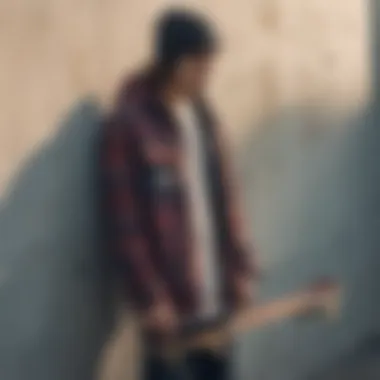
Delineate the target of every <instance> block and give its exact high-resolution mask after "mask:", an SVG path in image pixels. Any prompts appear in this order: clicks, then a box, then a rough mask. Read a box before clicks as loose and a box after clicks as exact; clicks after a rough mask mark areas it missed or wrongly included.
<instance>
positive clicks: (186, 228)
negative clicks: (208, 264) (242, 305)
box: [101, 79, 254, 315]
mask: <svg viewBox="0 0 380 380" xmlns="http://www.w3.org/2000/svg"><path fill="white" fill-rule="evenodd" d="M198 111H199V112H198V115H199V117H200V119H201V120H202V125H203V126H204V128H205V130H206V131H207V132H208V133H207V136H208V138H209V142H210V144H208V146H209V147H210V148H209V152H208V153H209V158H210V160H209V161H210V162H211V169H210V172H209V173H210V178H211V190H212V194H213V197H212V199H213V200H214V204H213V206H214V214H215V215H214V220H215V223H216V230H217V233H218V234H217V237H218V246H219V250H218V253H219V262H220V266H221V268H222V283H223V284H224V293H223V297H224V300H225V305H226V306H227V305H229V306H232V305H233V303H234V298H235V296H236V290H237V289H236V285H235V284H236V281H235V280H236V279H237V278H238V277H241V276H251V275H252V274H253V273H254V268H253V265H252V261H251V256H252V253H251V252H250V253H248V251H247V246H246V242H245V241H244V239H243V238H242V237H241V235H242V234H241V229H242V226H241V219H240V216H239V212H238V208H237V206H236V205H235V196H234V194H233V185H232V182H231V179H230V177H229V174H228V172H229V171H228V169H227V165H226V162H225V160H224V153H225V151H224V149H223V148H222V146H221V145H222V144H221V139H220V135H219V133H216V125H215V124H216V123H215V122H214V120H213V118H212V117H211V115H210V113H209V111H208V109H207V107H206V106H205V105H204V104H203V103H202V102H201V103H199V106H198ZM178 132H179V131H178V129H177V128H176V125H175V123H174V122H173V120H172V119H171V117H170V115H169V113H168V112H167V110H166V109H165V108H164V107H163V106H162V104H161V103H160V102H159V101H158V99H157V98H156V97H155V96H154V91H152V90H151V89H150V87H149V84H147V83H146V82H145V81H144V80H142V79H138V80H135V81H132V82H131V83H130V84H129V85H127V86H125V87H124V90H123V91H122V92H121V96H120V98H119V101H118V102H117V105H116V107H115V109H114V112H113V113H112V114H111V116H110V117H109V119H108V120H107V123H106V124H105V126H104V130H103V144H102V160H101V161H102V173H103V179H104V182H103V184H104V190H105V191H104V194H105V198H104V201H105V203H104V204H105V207H106V212H107V214H106V215H107V219H108V222H109V226H110V228H109V234H108V241H109V247H110V250H111V251H112V252H113V253H114V254H115V255H116V257H117V258H118V260H119V263H120V268H121V269H122V271H123V273H124V276H125V280H126V284H127V287H128V289H129V290H130V295H131V296H132V300H133V302H134V304H135V306H136V307H137V308H138V309H140V310H146V309H147V308H149V307H150V306H152V305H154V304H157V303H159V302H161V301H163V300H165V301H169V302H172V304H173V306H174V307H175V309H176V310H178V312H179V313H181V314H183V315H192V314H193V313H194V312H195V311H196V310H197V307H198V300H199V289H198V284H199V281H198V279H197V276H198V275H199V273H198V271H197V269H196V268H197V265H198V263H197V262H196V257H197V255H194V252H193V250H192V242H191V239H190V235H191V234H190V229H191V226H190V224H189V222H188V220H189V218H188V208H189V207H190V206H191V205H189V204H188V203H187V199H186V196H185V192H186V191H185V186H186V184H185V182H184V178H183V173H182V166H181V163H182V161H181V160H182V150H181V144H180V139H179V136H178Z"/></svg>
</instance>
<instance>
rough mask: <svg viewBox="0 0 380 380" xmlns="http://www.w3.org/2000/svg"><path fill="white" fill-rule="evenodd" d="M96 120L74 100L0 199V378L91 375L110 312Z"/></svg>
mask: <svg viewBox="0 0 380 380" xmlns="http://www.w3.org/2000/svg"><path fill="white" fill-rule="evenodd" d="M100 120H101V114H100V109H99V107H98V106H97V104H96V103H95V102H94V101H92V100H84V101H82V102H79V103H78V105H76V106H75V107H74V108H73V110H72V111H71V112H70V113H69V114H68V116H67V117H66V118H65V120H64V121H63V122H62V127H61V129H60V131H59V133H58V135H57V136H55V137H54V138H53V139H52V140H51V141H49V142H48V143H47V145H46V146H44V147H43V148H42V149H40V150H39V151H38V152H36V153H35V154H34V155H33V156H32V157H30V159H29V160H28V162H27V164H26V165H25V167H24V168H23V169H22V170H21V172H20V173H19V175H18V176H17V178H16V179H15V180H14V182H13V185H11V189H10V190H9V193H8V195H7V196H6V197H5V199H3V200H2V201H1V209H0V241H1V248H0V269H1V270H0V272H1V273H0V310H1V312H0V336H1V340H0V378H1V379H12V380H23V379H26V378H27V379H30V380H45V379H46V380H52V379H54V380H59V379H62V380H67V379H70V380H76V379H78V380H90V379H93V370H94V367H95V363H96V361H97V358H98V354H99V351H100V349H101V347H102V346H103V344H104V341H105V339H106V335H107V333H108V332H109V331H110V329H111V327H112V325H113V316H114V311H115V310H114V304H113V300H114V298H113V286H112V281H111V276H110V271H109V270H108V269H109V268H110V266H109V263H108V262H107V259H106V258H105V256H103V255H102V254H101V249H100V239H99V238H98V237H99V236H100V235H99V226H98V225H97V220H99V218H98V217H97V211H96V210H97V207H96V196H97V194H96V191H95V189H96V184H95V178H96V177H95V170H93V169H94V166H95V165H94V163H95V160H94V158H95V150H96V146H97V138H98V133H97V132H98V129H99V124H100ZM89 168H90V169H89ZM107 268H108V269H107Z"/></svg>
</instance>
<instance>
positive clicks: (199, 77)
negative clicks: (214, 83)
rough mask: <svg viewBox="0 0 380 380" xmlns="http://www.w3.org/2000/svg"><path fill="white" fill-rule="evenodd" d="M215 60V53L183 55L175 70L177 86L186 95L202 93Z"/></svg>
mask: <svg viewBox="0 0 380 380" xmlns="http://www.w3.org/2000/svg"><path fill="white" fill-rule="evenodd" d="M214 60H215V56H214V54H204V55H188V56H185V57H183V58H182V59H181V61H180V62H178V65H177V67H176V68H175V70H174V78H173V79H174V82H175V84H176V86H177V87H178V88H179V89H180V90H181V91H182V92H183V93H184V94H186V95H189V96H197V95H200V94H201V93H202V92H203V91H204V89H205V87H206V86H207V83H208V80H209V77H210V74H211V72H212V69H213V66H214Z"/></svg>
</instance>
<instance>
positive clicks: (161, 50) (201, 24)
mask: <svg viewBox="0 0 380 380" xmlns="http://www.w3.org/2000/svg"><path fill="white" fill-rule="evenodd" d="M216 47H217V37H216V35H215V34H214V31H213V30H212V28H211V26H210V25H209V23H208V22H207V20H206V19H204V18H203V17H202V16H200V15H198V14H195V13H191V12H189V11H170V12H167V13H165V14H164V15H163V16H162V17H161V18H160V19H159V21H158V22H157V24H156V59H157V61H158V62H159V63H160V64H173V63H175V62H176V61H177V60H178V59H179V58H181V57H183V56H184V55H192V54H203V53H212V52H213V51H214V50H215V49H216Z"/></svg>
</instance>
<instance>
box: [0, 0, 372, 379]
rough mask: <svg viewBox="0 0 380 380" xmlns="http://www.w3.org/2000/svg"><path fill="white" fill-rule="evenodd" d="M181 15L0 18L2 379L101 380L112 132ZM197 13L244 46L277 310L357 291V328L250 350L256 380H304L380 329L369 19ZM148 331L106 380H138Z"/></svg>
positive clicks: (109, 4)
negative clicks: (315, 288) (152, 54)
mask: <svg viewBox="0 0 380 380" xmlns="http://www.w3.org/2000/svg"><path fill="white" fill-rule="evenodd" d="M166 4H168V3H167V2H166V1H159V0H144V2H143V3H139V4H135V3H132V2H129V1H127V0H108V1H96V2H95V1H90V0H82V1H80V2H79V1H74V0H65V1H63V0H54V1H44V0H39V1H37V2H30V1H26V0H13V1H2V2H1V3H0V16H1V22H0V30H1V33H0V46H1V52H2V54H1V58H0V83H1V86H0V100H1V104H2V112H0V126H1V127H0V191H1V193H0V194H1V206H0V207H1V208H0V241H1V248H0V336H1V339H0V377H1V379H6V380H8V379H9V380H21V379H24V378H28V379H30V380H34V379H36V380H37V379H38V380H44V379H47V380H50V379H57V380H59V379H63V380H67V379H73V380H75V379H78V380H79V379H81V380H83V379H91V378H93V372H94V371H95V367H96V366H95V363H96V361H97V358H98V354H99V352H100V350H101V348H102V346H103V342H104V340H105V335H106V333H107V332H108V331H109V330H110V327H111V325H112V323H111V322H112V319H111V317H112V312H113V309H112V307H111V306H112V305H111V302H110V296H111V291H110V287H109V278H108V277H107V270H105V268H106V263H104V262H103V258H102V257H101V255H100V254H99V249H98V244H97V243H98V241H97V239H96V237H97V224H96V212H95V209H96V208H95V207H94V205H95V203H96V199H95V191H94V186H95V185H94V182H93V165H94V161H93V157H94V148H95V146H96V132H97V129H98V127H99V125H98V124H99V119H100V114H101V109H102V107H103V106H104V105H106V104H107V103H108V101H109V99H110V97H111V94H112V92H113V91H114V89H115V86H116V85H117V83H118V82H119V80H120V78H121V77H122V76H123V75H124V71H125V70H129V69H132V68H133V67H134V66H135V65H136V64H138V62H139V61H142V60H143V59H144V57H146V56H147V52H148V48H149V45H148V41H149V22H150V20H151V19H152V17H153V16H154V15H155V14H156V11H157V10H158V9H159V8H162V7H163V6H164V5H166ZM191 4H192V5H196V6H198V7H200V8H202V9H204V10H206V11H207V12H209V13H210V14H211V15H212V17H213V18H214V19H215V21H216V22H217V24H218V25H219V27H220V29H221V30H222V31H223V35H224V37H225V41H226V46H225V52H224V53H223V56H222V57H221V62H220V66H219V67H218V72H217V76H216V78H215V83H214V85H213V88H212V96H213V98H214V99H215V102H216V104H217V106H218V107H219V109H220V112H221V114H222V115H223V116H224V117H225V120H226V133H227V134H228V136H229V137H230V139H231V141H232V142H233V143H234V149H235V152H236V154H235V157H236V163H237V167H238V168H239V169H240V178H241V180H242V181H243V184H244V192H245V195H246V198H247V208H248V210H249V213H248V217H249V221H250V225H251V226H252V234H253V235H254V237H255V240H256V242H257V246H258V248H259V250H260V260H261V261H262V263H263V266H264V268H265V270H266V272H267V274H268V275H267V278H266V280H265V282H264V283H263V290H262V293H263V296H264V297H269V296H272V295H275V294H281V293H283V292H286V291H288V290H289V291H290V290H293V289H295V288H297V287H298V286H301V285H303V284H304V283H307V282H308V281H309V280H310V279H311V278H313V277H314V276H315V275H318V274H320V273H331V274H333V275H335V276H338V277H339V278H340V279H341V280H342V281H343V283H344V284H345V286H346V287H347V294H348V297H347V308H346V309H345V313H344V318H343V320H342V322H341V323H340V324H337V325H333V326H325V325H323V324H318V323H317V324H310V325H299V324H295V323H294V324H293V323H284V324H283V325H281V326H278V327H273V328H270V329H267V330H265V331H260V332H257V333H253V334H252V336H251V337H249V338H247V339H245V340H244V341H242V342H241V343H240V344H239V347H238V348H237V356H236V366H237V368H236V370H237V372H238V373H239V374H240V376H241V377H242V378H246V379H251V378H267V379H273V380H276V379H279V378H281V380H284V379H298V378H302V376H304V375H305V374H306V373H308V372H309V371H312V370H313V369H314V368H316V367H318V366H320V365H323V364H324V363H326V362H327V361H328V360H333V358H335V357H337V356H339V355H340V353H341V352H343V351H344V349H345V347H346V346H347V345H352V344H354V342H355V341H356V340H357V339H360V337H362V336H364V335H365V334H366V333H367V332H370V331H372V330H373V329H375V328H376V327H377V317H378V316H379V314H378V310H377V308H374V307H373V305H374V302H373V301H374V300H375V298H374V297H375V294H374V293H375V292H374V291H373V290H372V289H374V285H375V280H374V278H375V274H376V273H374V272H375V270H374V269H375V267H374V261H373V257H374V253H375V251H376V248H377V246H378V245H377V244H378V242H377V238H376V235H377V234H376V230H375V223H374V219H376V218H377V216H376V215H375V214H374V213H373V212H371V210H372V209H373V207H374V204H375V200H376V189H377V188H376V186H375V184H374V183H373V180H372V179H373V178H374V177H375V176H376V174H377V173H376V167H375V166H374V165H373V153H374V152H375V151H376V146H375V145H374V141H375V137H376V128H373V125H374V123H373V122H372V121H371V122H370V120H369V118H367V119H366V120H365V121H366V122H364V119H363V112H362V111H361V110H362V109H364V107H366V103H367V100H368V88H369V81H370V76H369V69H368V45H369V44H368V36H367V9H366V3H365V2H364V1H360V0H339V1H334V2H332V1H328V0H309V1H307V2H306V1H304V0H276V1H275V0H271V1H269V0H265V1H264V0H261V1H259V0H254V1H253V0H250V1H245V0H239V1H237V2H227V1H213V0H207V1H203V2H201V1H199V4H198V2H196V1H193V2H191ZM201 4H202V5H201ZM132 325H133V324H132V323H127V324H122V325H121V327H120V329H121V330H122V331H121V332H120V331H119V330H118V333H117V334H116V343H114V344H113V345H110V346H109V348H108V349H109V350H110V351H111V352H110V353H109V355H108V356H107V360H106V359H104V362H105V365H104V366H103V369H102V371H101V376H100V377H101V378H102V379H104V380H108V379H110V378H112V379H120V380H121V379H124V378H128V379H129V378H132V374H133V372H134V370H135V368H136V366H135V365H134V356H133V349H132V347H133V342H134V340H133V339H134V337H133V332H134V330H133V328H132ZM291 348H292V349H293V348H294V350H293V351H294V353H292V354H290V352H291ZM327 348H328V349H327ZM112 349H113V350H114V351H113V352H112ZM124 356H125V357H127V356H128V358H129V360H126V359H125V358H124ZM274 363H275V365H274ZM260 376H261V377H260Z"/></svg>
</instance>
